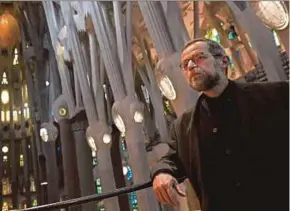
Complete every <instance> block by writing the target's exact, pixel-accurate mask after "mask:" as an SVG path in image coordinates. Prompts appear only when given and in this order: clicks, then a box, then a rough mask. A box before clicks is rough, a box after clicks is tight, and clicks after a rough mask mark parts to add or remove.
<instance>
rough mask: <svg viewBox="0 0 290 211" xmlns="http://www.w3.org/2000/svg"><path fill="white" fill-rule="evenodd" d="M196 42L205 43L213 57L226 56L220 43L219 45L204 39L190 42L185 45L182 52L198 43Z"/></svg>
mask: <svg viewBox="0 0 290 211" xmlns="http://www.w3.org/2000/svg"><path fill="white" fill-rule="evenodd" d="M196 42H205V43H206V44H207V45H208V50H209V52H210V53H211V54H213V55H221V56H226V52H225V49H224V48H223V47H222V46H221V45H220V44H219V43H217V42H215V41H213V40H210V39H204V38H198V39H194V40H190V41H189V42H187V43H185V45H184V47H183V48H182V50H181V52H183V51H184V50H185V49H186V48H188V47H189V46H190V45H192V44H193V43H196Z"/></svg>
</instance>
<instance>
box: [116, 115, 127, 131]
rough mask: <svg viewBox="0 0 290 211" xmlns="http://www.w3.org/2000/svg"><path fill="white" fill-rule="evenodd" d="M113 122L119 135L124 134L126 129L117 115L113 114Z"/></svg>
mask: <svg viewBox="0 0 290 211" xmlns="http://www.w3.org/2000/svg"><path fill="white" fill-rule="evenodd" d="M113 120H114V123H115V125H116V126H117V128H118V129H119V131H120V132H121V133H125V131H126V127H125V124H124V121H123V119H122V117H121V116H120V115H119V114H115V116H114V117H113Z"/></svg>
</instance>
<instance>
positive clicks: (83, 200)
mask: <svg viewBox="0 0 290 211" xmlns="http://www.w3.org/2000/svg"><path fill="white" fill-rule="evenodd" d="M149 187H152V181H150V182H146V183H142V184H138V185H132V186H130V187H124V188H119V189H116V190H114V191H112V192H110V193H101V194H93V195H89V196H83V197H80V198H75V199H69V200H66V201H60V202H56V203H51V204H45V205H40V206H37V207H30V208H27V209H20V210H11V211H36V210H37V211H40V210H41V211H43V210H53V209H61V208H67V207H71V206H76V205H80V204H85V203H89V202H93V201H101V200H104V199H107V198H111V197H115V196H119V195H123V194H127V193H131V192H134V191H139V190H142V189H145V188H149Z"/></svg>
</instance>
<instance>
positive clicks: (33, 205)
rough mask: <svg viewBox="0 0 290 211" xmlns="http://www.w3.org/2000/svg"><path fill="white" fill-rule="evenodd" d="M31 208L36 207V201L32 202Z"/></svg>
mask: <svg viewBox="0 0 290 211" xmlns="http://www.w3.org/2000/svg"><path fill="white" fill-rule="evenodd" d="M32 207H37V199H33V200H32Z"/></svg>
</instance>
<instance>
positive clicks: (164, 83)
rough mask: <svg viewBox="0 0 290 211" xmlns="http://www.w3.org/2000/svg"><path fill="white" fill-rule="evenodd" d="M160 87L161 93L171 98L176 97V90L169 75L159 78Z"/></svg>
mask: <svg viewBox="0 0 290 211" xmlns="http://www.w3.org/2000/svg"><path fill="white" fill-rule="evenodd" d="M159 89H160V90H161V93H162V94H163V95H164V96H165V97H166V98H168V99H169V100H175V99H176V92H175V89H174V86H173V84H172V82H171V80H170V79H169V78H168V77H167V76H162V77H161V78H160V80H159Z"/></svg>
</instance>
